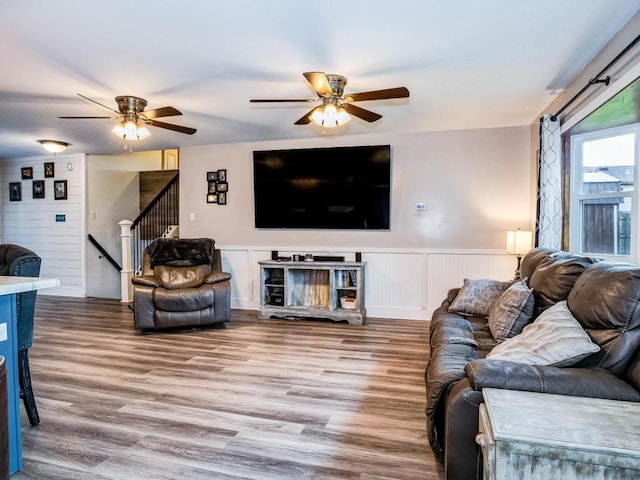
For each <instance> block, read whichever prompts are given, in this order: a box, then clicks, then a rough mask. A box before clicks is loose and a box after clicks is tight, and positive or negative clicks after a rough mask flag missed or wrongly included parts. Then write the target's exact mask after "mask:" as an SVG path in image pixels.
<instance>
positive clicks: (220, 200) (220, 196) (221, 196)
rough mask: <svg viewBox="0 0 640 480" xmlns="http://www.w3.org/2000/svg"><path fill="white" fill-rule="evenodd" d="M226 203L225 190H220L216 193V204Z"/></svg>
mask: <svg viewBox="0 0 640 480" xmlns="http://www.w3.org/2000/svg"><path fill="white" fill-rule="evenodd" d="M226 204H227V192H220V193H219V194H218V205H226Z"/></svg>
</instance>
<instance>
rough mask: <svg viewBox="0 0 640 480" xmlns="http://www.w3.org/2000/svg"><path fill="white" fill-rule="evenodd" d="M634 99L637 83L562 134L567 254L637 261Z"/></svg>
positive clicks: (638, 159) (638, 152)
mask: <svg viewBox="0 0 640 480" xmlns="http://www.w3.org/2000/svg"><path fill="white" fill-rule="evenodd" d="M639 94H640V79H638V80H636V81H635V82H634V83H632V84H631V85H629V86H628V87H626V88H625V89H624V90H622V91H621V92H620V93H618V94H617V95H616V96H615V97H613V98H612V99H610V100H609V101H608V102H607V103H606V104H604V105H603V106H602V107H600V108H599V109H598V110H596V111H595V112H593V113H592V114H590V115H589V116H588V117H586V118H585V119H583V120H582V121H581V122H579V123H578V124H576V125H575V126H574V127H572V128H571V129H570V130H568V131H567V132H565V134H564V136H565V145H567V146H568V149H567V150H565V154H568V157H569V165H570V173H569V175H570V179H569V182H568V186H569V192H570V198H569V208H570V212H569V219H570V220H569V222H568V233H569V244H570V250H571V251H574V252H579V253H585V254H590V255H594V256H601V257H609V256H611V257H616V259H618V260H621V259H622V260H628V261H638V256H639V254H640V248H639V245H638V243H639V232H638V228H639V227H638V203H639V202H640V199H639V198H638V191H637V189H636V187H635V185H636V178H637V177H636V175H637V173H638V170H639V165H640V106H639V104H638V99H640V96H639ZM566 137H568V142H567V141H566V140H567V138H566ZM565 158H566V156H565ZM565 185H567V183H565ZM620 257H624V258H620Z"/></svg>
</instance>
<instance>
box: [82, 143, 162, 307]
mask: <svg viewBox="0 0 640 480" xmlns="http://www.w3.org/2000/svg"><path fill="white" fill-rule="evenodd" d="M161 168H162V151H159V150H158V151H152V152H134V153H123V154H122V155H87V168H86V170H87V180H86V181H87V206H86V226H87V234H91V235H93V236H94V237H95V239H96V240H97V241H98V242H99V243H100V244H101V245H102V246H103V247H104V249H105V250H106V251H107V252H108V253H109V254H110V255H111V256H112V257H113V258H114V259H115V260H116V262H118V263H119V264H122V246H121V240H120V228H119V226H118V222H120V221H121V220H125V219H126V220H134V219H135V218H136V217H137V216H138V214H139V213H140V208H139V205H140V189H139V172H141V171H145V170H160V169H161ZM85 242H86V251H87V279H86V294H87V296H89V297H100V298H120V272H118V270H116V269H115V268H114V267H113V266H112V265H111V264H110V263H109V262H108V261H107V259H106V258H100V257H101V254H100V252H99V251H98V250H97V249H96V247H95V246H93V245H92V244H91V243H89V242H88V240H85Z"/></svg>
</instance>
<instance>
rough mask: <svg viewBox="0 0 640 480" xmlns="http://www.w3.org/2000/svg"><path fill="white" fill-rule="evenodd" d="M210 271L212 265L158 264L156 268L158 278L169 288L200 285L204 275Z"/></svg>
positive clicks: (155, 272)
mask: <svg viewBox="0 0 640 480" xmlns="http://www.w3.org/2000/svg"><path fill="white" fill-rule="evenodd" d="M210 273H211V266H210V265H196V266H194V267H170V266H167V265H158V266H157V267H156V268H154V274H155V276H156V278H158V279H159V280H160V282H161V283H162V286H163V287H164V288H166V289H167V290H175V289H178V288H195V287H199V286H200V285H202V282H203V280H204V277H205V276H206V275H208V274H210Z"/></svg>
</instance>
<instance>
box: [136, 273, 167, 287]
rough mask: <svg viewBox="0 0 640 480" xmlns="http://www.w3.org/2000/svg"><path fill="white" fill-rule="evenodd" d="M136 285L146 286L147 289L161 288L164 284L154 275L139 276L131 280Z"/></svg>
mask: <svg viewBox="0 0 640 480" xmlns="http://www.w3.org/2000/svg"><path fill="white" fill-rule="evenodd" d="M131 283H133V284H134V285H144V286H146V287H161V286H162V282H161V281H160V280H159V279H157V278H156V277H155V276H153V275H139V276H137V277H133V278H132V279H131Z"/></svg>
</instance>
